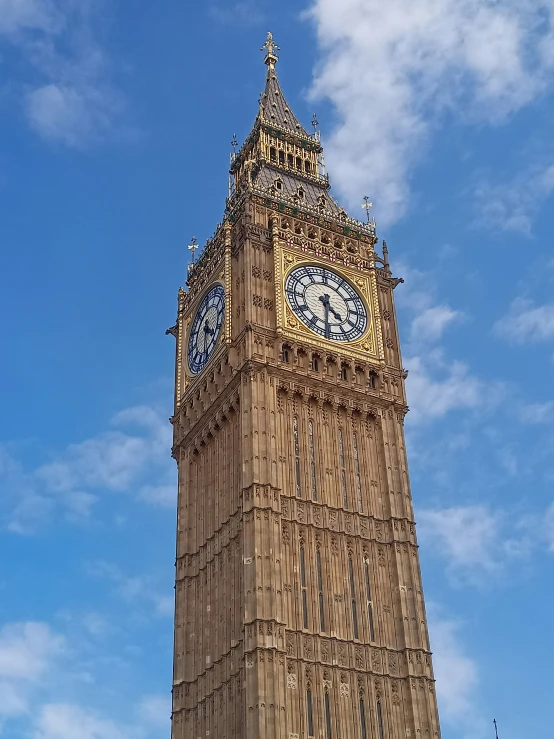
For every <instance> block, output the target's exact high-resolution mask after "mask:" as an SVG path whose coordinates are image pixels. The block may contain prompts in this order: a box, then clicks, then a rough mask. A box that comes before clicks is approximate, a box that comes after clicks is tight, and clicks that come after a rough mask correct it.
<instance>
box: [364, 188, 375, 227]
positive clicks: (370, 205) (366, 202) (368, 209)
mask: <svg viewBox="0 0 554 739" xmlns="http://www.w3.org/2000/svg"><path fill="white" fill-rule="evenodd" d="M362 208H363V209H364V210H365V212H366V216H367V222H368V223H369V222H370V217H369V214H370V212H371V209H372V208H373V203H370V202H369V198H368V196H367V195H364V204H363V205H362Z"/></svg>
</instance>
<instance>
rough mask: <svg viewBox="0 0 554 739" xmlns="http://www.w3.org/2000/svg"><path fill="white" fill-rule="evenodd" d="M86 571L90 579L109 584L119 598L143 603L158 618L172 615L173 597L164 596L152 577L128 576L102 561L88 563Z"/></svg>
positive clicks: (114, 566) (109, 563)
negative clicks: (104, 581) (113, 587)
mask: <svg viewBox="0 0 554 739" xmlns="http://www.w3.org/2000/svg"><path fill="white" fill-rule="evenodd" d="M86 570H87V574H88V575H89V576H91V577H95V578H98V579H100V580H106V581H108V582H111V583H112V584H113V585H114V586H115V591H116V592H117V594H118V595H119V596H120V597H121V598H123V599H125V600H127V601H129V602H136V603H140V602H142V603H145V604H147V605H148V606H149V607H151V608H153V610H154V613H155V614H156V615H158V616H172V615H173V613H174V604H175V598H174V596H173V595H166V594H164V593H163V591H162V589H161V588H160V585H159V583H158V581H157V580H156V578H154V577H153V576H151V575H135V576H129V575H126V574H125V573H123V572H122V571H121V570H120V569H119V567H117V566H116V565H114V564H112V563H111V562H105V561H104V560H97V561H95V562H90V563H88V565H87V567H86Z"/></svg>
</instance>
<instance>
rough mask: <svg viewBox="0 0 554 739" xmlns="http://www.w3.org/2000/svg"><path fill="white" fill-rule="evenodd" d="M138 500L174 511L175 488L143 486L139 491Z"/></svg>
mask: <svg viewBox="0 0 554 739" xmlns="http://www.w3.org/2000/svg"><path fill="white" fill-rule="evenodd" d="M139 498H140V499H141V500H144V501H145V502H147V503H152V504H154V505H156V506H160V508H171V509H174V508H175V506H176V505H177V486H176V485H174V484H172V485H145V486H144V487H142V488H141V489H140V490H139Z"/></svg>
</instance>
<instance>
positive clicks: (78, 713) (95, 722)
mask: <svg viewBox="0 0 554 739" xmlns="http://www.w3.org/2000/svg"><path fill="white" fill-rule="evenodd" d="M131 735H132V733H131V732H129V731H126V730H124V729H123V728H122V727H120V726H119V725H118V724H116V723H114V722H113V721H110V720H106V719H104V718H101V717H100V716H97V715H95V714H93V713H91V712H89V711H85V710H84V709H83V708H81V707H80V706H75V705H67V704H63V703H59V704H49V705H45V706H43V707H42V709H41V710H40V712H39V714H38V716H37V718H36V722H35V728H34V733H33V739H131Z"/></svg>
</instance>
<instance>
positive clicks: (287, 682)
mask: <svg viewBox="0 0 554 739" xmlns="http://www.w3.org/2000/svg"><path fill="white" fill-rule="evenodd" d="M264 49H265V52H266V54H265V64H266V66H267V77H266V85H265V90H264V92H263V94H262V96H261V97H260V103H259V110H258V114H257V117H256V120H255V123H254V127H253V129H252V131H251V133H250V134H249V136H248V138H247V139H246V141H245V143H244V145H243V146H242V148H241V149H240V150H239V151H238V152H237V153H235V154H234V155H233V156H232V163H231V183H230V193H229V198H228V200H227V204H226V209H225V214H224V218H223V222H222V223H221V224H219V225H218V227H217V229H216V232H215V235H214V236H213V238H211V239H210V240H209V241H208V242H207V244H206V246H205V248H204V249H203V252H202V254H201V255H200V258H199V259H198V260H196V262H195V263H194V264H193V265H192V266H191V268H190V270H189V275H188V281H187V287H188V290H186V291H185V290H180V291H179V296H178V316H177V323H176V325H175V326H174V327H173V328H172V329H170V330H169V331H170V332H171V333H172V334H173V335H174V336H175V338H176V344H177V352H176V373H175V412H174V416H173V418H172V422H173V427H174V446H173V455H174V457H175V459H176V461H177V465H178V473H179V474H178V478H179V482H178V484H179V494H178V524H177V560H176V608H175V645H174V674H173V714H172V739H198V737H202V738H204V737H212V739H239V738H240V739H309V737H317V738H318V739H347V737H348V738H349V739H405V738H406V737H408V739H410V738H411V739H436V738H437V737H440V729H439V722H438V715H437V705H436V697H435V685H434V680H433V671H432V666H431V653H430V651H429V639H428V633H427V620H426V616H425V605H424V598H423V592H422V585H421V575H420V568H419V559H418V550H417V543H416V535H415V525H414V517H413V509H412V500H411V495H410V485H409V478H408V469H407V463H406V451H405V441H404V428H403V424H404V416H405V414H406V411H407V406H406V398H405V391H404V379H405V374H406V373H405V372H404V371H403V369H402V362H401V356H400V348H399V339H398V330H397V322H396V315H395V308H394V299H393V290H394V288H395V287H396V286H397V285H398V283H399V282H401V280H399V279H398V278H394V277H393V276H392V274H391V271H390V268H389V263H388V258H387V248H386V245H385V244H383V245H382V250H381V255H380V254H379V253H378V241H377V237H376V234H375V223H374V221H369V220H368V222H364V223H362V222H359V221H357V220H355V219H353V218H351V217H350V216H349V215H348V214H347V213H346V211H345V210H344V209H343V208H341V206H340V205H339V204H338V203H337V202H336V200H335V199H334V198H333V197H332V196H331V194H330V185H329V181H328V177H327V175H326V174H325V171H324V164H323V151H322V147H321V143H320V139H319V136H318V134H317V132H316V133H314V134H308V133H307V132H306V130H305V129H304V128H303V126H302V125H301V123H300V122H299V121H298V120H297V118H296V117H295V115H294V113H293V112H292V110H291V108H290V106H289V105H288V103H287V101H286V99H285V97H284V95H283V92H282V90H281V87H280V85H279V81H278V79H277V74H276V63H277V61H278V59H277V55H276V51H277V50H278V47H277V46H276V45H275V43H274V41H273V39H272V36H271V34H268V39H267V41H266V44H265V46H264ZM314 128H315V127H314Z"/></svg>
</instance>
